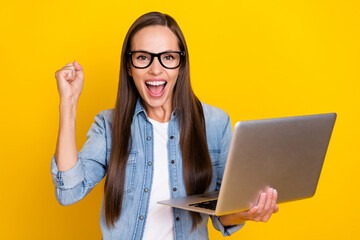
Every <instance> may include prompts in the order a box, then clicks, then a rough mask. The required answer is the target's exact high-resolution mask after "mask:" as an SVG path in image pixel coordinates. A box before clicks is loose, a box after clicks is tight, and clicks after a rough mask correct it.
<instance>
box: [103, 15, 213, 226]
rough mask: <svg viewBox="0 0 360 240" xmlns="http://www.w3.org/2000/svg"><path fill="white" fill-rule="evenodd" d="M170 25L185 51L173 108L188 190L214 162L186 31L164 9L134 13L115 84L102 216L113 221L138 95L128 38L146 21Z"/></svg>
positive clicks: (200, 183)
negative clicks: (192, 76) (131, 72)
mask: <svg viewBox="0 0 360 240" xmlns="http://www.w3.org/2000/svg"><path fill="white" fill-rule="evenodd" d="M153 25H161V26H166V27H168V28H169V29H170V30H171V31H172V32H173V33H174V34H175V35H176V36H177V38H178V44H179V49H180V50H181V51H185V56H184V59H183V61H182V63H181V66H180V69H179V75H178V79H177V82H176V85H175V87H174V95H173V103H172V107H173V109H175V110H176V113H177V117H178V120H179V122H178V123H179V128H180V149H181V153H182V164H183V178H184V183H185V188H186V194H187V195H192V194H199V193H204V192H205V191H206V190H207V189H208V187H209V185H210V183H211V179H212V164H211V160H210V155H209V150H208V146H207V141H206V131H205V119H204V113H203V109H202V106H201V103H200V101H199V100H198V98H197V97H196V96H195V94H194V92H193V90H192V88H191V84H190V71H189V54H188V50H187V46H186V42H185V38H184V35H183V33H182V31H181V30H180V27H179V26H178V24H177V23H176V21H175V20H174V19H173V18H172V17H170V16H169V15H167V14H162V13H159V12H150V13H147V14H144V15H142V16H141V17H140V18H138V19H137V20H136V21H135V22H134V23H133V25H132V26H131V27H130V29H129V31H128V33H127V35H126V37H125V40H124V44H123V48H122V53H121V65H120V77H119V87H118V94H117V100H116V106H115V109H114V112H113V120H112V146H111V155H110V161H109V166H108V172H107V176H106V180H105V187H104V198H105V219H106V224H107V226H108V227H109V228H110V226H114V222H115V221H116V220H117V219H118V218H119V217H120V214H121V208H122V201H123V194H124V182H125V174H126V171H125V170H126V164H127V159H128V157H129V154H130V150H131V141H132V138H131V124H132V120H133V115H134V111H135V105H136V100H137V98H138V97H140V95H139V93H138V91H137V89H136V87H135V84H134V81H133V79H132V78H131V77H130V76H129V74H128V70H127V69H128V66H129V57H128V55H127V53H128V52H129V51H130V48H131V40H132V38H133V36H134V35H135V33H136V32H138V31H139V30H140V29H142V28H145V27H147V26H153ZM191 215H192V220H193V225H192V230H195V229H196V226H197V225H198V224H199V223H200V222H201V221H202V217H201V215H200V214H199V213H195V212H191Z"/></svg>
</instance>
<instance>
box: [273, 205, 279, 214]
mask: <svg viewBox="0 0 360 240" xmlns="http://www.w3.org/2000/svg"><path fill="white" fill-rule="evenodd" d="M278 211H279V206H278V205H277V204H276V206H275V209H274V213H277V212H278Z"/></svg>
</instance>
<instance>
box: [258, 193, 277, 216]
mask: <svg viewBox="0 0 360 240" xmlns="http://www.w3.org/2000/svg"><path fill="white" fill-rule="evenodd" d="M276 199H277V192H276V190H275V189H273V191H272V196H271V200H270V199H268V201H267V202H266V204H267V206H266V207H265V211H264V215H263V218H262V219H261V221H263V222H267V221H268V220H269V219H270V217H271V214H273V212H274V209H275V206H276Z"/></svg>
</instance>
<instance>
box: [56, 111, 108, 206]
mask: <svg viewBox="0 0 360 240" xmlns="http://www.w3.org/2000/svg"><path fill="white" fill-rule="evenodd" d="M105 133H106V131H105V119H104V116H102V115H101V114H98V115H97V116H96V117H95V122H94V123H93V124H92V125H91V128H90V130H89V131H88V133H87V141H86V142H85V144H84V145H83V147H82V149H81V150H80V152H79V153H78V161H77V163H76V165H75V166H74V167H72V168H71V169H69V170H66V171H59V170H58V167H57V165H56V162H55V154H54V155H53V157H52V160H51V176H52V180H53V183H54V185H55V196H56V199H57V201H58V202H59V203H60V204H61V205H63V206H65V205H70V204H73V203H76V202H78V201H79V200H81V199H82V198H84V197H85V196H86V195H87V194H88V193H89V192H90V191H91V189H92V188H93V187H94V186H95V185H96V184H98V183H99V182H100V181H101V180H102V179H103V178H104V176H105V174H106V168H107V166H106V153H107V151H106V149H107V147H106V135H105Z"/></svg>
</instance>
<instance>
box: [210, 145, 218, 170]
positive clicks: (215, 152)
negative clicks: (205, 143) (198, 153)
mask: <svg viewBox="0 0 360 240" xmlns="http://www.w3.org/2000/svg"><path fill="white" fill-rule="evenodd" d="M209 154H210V158H211V164H212V165H213V167H215V166H217V165H219V157H220V149H209Z"/></svg>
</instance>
